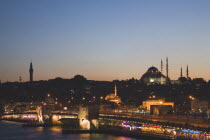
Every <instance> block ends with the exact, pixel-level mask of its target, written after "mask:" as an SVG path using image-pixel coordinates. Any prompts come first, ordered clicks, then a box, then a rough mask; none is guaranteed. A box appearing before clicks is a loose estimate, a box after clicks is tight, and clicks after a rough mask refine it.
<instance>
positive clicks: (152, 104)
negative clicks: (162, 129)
mask: <svg viewBox="0 0 210 140" xmlns="http://www.w3.org/2000/svg"><path fill="white" fill-rule="evenodd" d="M164 106H165V107H166V106H171V108H172V107H174V103H173V102H164V101H163V100H147V101H143V103H142V108H146V110H147V112H151V111H152V110H153V112H155V114H159V112H160V111H159V110H158V109H160V107H162V108H164ZM157 107H158V109H156V108H157ZM164 109H165V108H164Z"/></svg>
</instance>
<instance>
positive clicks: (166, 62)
mask: <svg viewBox="0 0 210 140" xmlns="http://www.w3.org/2000/svg"><path fill="white" fill-rule="evenodd" d="M166 77H167V78H168V57H167V58H166Z"/></svg>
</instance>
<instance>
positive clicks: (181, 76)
mask: <svg viewBox="0 0 210 140" xmlns="http://www.w3.org/2000/svg"><path fill="white" fill-rule="evenodd" d="M182 76H183V75H182V67H181V72H180V77H181V78H182Z"/></svg>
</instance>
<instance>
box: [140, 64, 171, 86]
mask: <svg viewBox="0 0 210 140" xmlns="http://www.w3.org/2000/svg"><path fill="white" fill-rule="evenodd" d="M167 79H168V78H166V76H164V75H163V74H162V73H161V72H160V71H159V70H158V69H157V68H156V67H154V66H152V67H150V68H149V69H148V70H147V71H146V73H145V74H143V75H142V77H141V79H140V81H141V82H143V83H145V84H165V83H166V81H167Z"/></svg>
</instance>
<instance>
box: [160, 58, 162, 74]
mask: <svg viewBox="0 0 210 140" xmlns="http://www.w3.org/2000/svg"><path fill="white" fill-rule="evenodd" d="M160 68H161V73H163V61H162V59H161V67H160Z"/></svg>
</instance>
